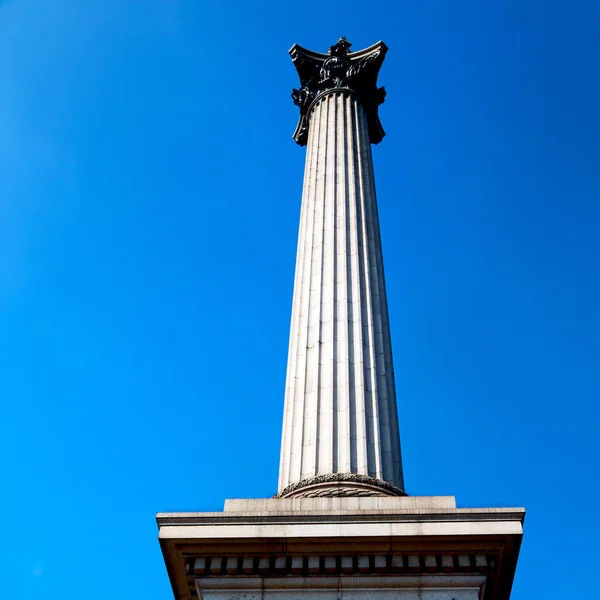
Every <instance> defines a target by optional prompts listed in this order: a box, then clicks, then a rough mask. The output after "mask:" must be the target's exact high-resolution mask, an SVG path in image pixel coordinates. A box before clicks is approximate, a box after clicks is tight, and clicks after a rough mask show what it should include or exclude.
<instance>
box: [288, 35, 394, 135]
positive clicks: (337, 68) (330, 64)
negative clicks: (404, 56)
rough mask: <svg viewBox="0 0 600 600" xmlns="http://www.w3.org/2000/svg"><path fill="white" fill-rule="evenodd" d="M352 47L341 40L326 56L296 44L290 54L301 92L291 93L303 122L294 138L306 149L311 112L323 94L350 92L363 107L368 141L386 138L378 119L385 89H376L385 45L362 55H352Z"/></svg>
mask: <svg viewBox="0 0 600 600" xmlns="http://www.w3.org/2000/svg"><path fill="white" fill-rule="evenodd" d="M350 46H351V44H350V42H349V41H348V40H347V39H346V38H343V37H342V38H340V39H339V41H338V42H337V44H334V45H333V46H331V47H330V48H329V51H328V52H327V54H319V53H317V52H312V51H310V50H307V49H306V48H302V47H301V46H298V45H297V44H295V45H294V46H292V49H291V50H290V55H291V57H292V61H293V62H294V66H295V67H296V71H297V72H298V75H299V77H300V89H294V90H293V91H292V99H293V101H294V104H296V106H298V107H299V109H300V119H299V121H298V125H297V127H296V131H295V132H294V139H295V140H296V143H297V144H299V145H300V146H305V145H306V142H307V139H308V125H309V120H310V109H311V107H312V104H313V101H314V100H315V99H316V98H317V97H318V96H320V95H322V94H324V93H328V92H331V91H336V90H344V91H346V92H348V91H351V92H352V93H354V94H355V95H356V97H357V98H358V101H359V102H360V103H361V104H362V105H363V108H364V110H365V113H366V115H367V122H368V126H369V138H370V141H371V142H372V143H373V144H378V143H379V142H380V141H381V140H382V139H383V136H384V135H385V132H384V131H383V127H382V126H381V122H380V120H379V114H378V106H379V105H380V104H382V103H383V101H384V99H385V88H383V87H380V88H378V87H377V76H378V74H379V69H380V68H381V65H382V63H383V59H384V58H385V54H386V52H387V46H386V45H385V44H384V43H383V42H378V43H377V44H375V45H373V46H370V47H369V48H365V49H364V50H361V51H359V52H349V48H350Z"/></svg>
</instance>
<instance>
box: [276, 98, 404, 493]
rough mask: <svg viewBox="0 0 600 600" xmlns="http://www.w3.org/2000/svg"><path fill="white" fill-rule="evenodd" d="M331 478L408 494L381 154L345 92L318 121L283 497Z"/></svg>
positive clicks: (309, 164) (290, 374)
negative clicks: (375, 156)
mask: <svg viewBox="0 0 600 600" xmlns="http://www.w3.org/2000/svg"><path fill="white" fill-rule="evenodd" d="M330 473H358V474H362V475H368V476H371V477H375V478H378V479H382V480H385V481H388V482H389V483H392V484H394V485H396V486H398V487H400V488H402V489H403V486H404V483H403V477H402V464H401V456H400V437H399V431H398V416H397V408H396V392H395V383H394V370H393V363H392V350H391V343H390V331H389V320H388V309H387V299H386V291H385V280H384V274H383V259H382V250H381V239H380V233H379V219H378V214H377V200H376V196H375V182H374V177H373V164H372V156H371V146H370V142H369V136H368V132H367V122H366V118H365V115H364V112H363V109H362V107H361V106H360V105H359V104H358V103H357V101H356V100H355V99H354V98H353V97H352V96H350V95H348V94H344V93H335V94H329V95H325V96H324V97H323V98H322V99H321V100H320V101H318V102H317V104H316V105H315V107H314V108H313V113H312V115H311V119H310V130H309V137H308V144H307V154H306V169H305V175H304V189H303V197H302V208H301V215H300V231H299V238H298V253H297V262H296V278H295V284H294V299H293V307H292V320H291V332H290V345H289V359H288V369H287V380H286V395H285V409H284V420H283V434H282V445H281V460H280V473H279V491H282V490H283V489H284V488H286V487H287V486H288V485H290V484H293V483H298V482H300V481H302V480H303V479H307V478H310V477H313V476H316V475H326V474H330Z"/></svg>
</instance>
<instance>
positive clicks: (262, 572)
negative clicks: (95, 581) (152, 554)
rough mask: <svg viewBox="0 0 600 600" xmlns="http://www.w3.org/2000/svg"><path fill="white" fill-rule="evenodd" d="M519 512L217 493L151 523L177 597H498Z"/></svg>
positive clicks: (511, 565) (435, 501)
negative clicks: (217, 504)
mask: <svg viewBox="0 0 600 600" xmlns="http://www.w3.org/2000/svg"><path fill="white" fill-rule="evenodd" d="M523 518H524V511H523V509H518V508H504V509H457V508H456V505H455V502H454V498H453V497H378V498H373V497H363V498H298V499H268V500H227V501H226V503H225V510H224V511H223V512H221V513H176V514H159V515H158V516H157V521H158V524H159V528H160V534H159V539H160V544H161V547H162V551H163V554H164V558H165V562H166V564H167V568H168V571H169V576H170V578H171V583H172V586H173V590H174V593H175V597H176V598H177V599H178V600H184V599H185V600H194V599H196V598H203V599H204V600H306V599H307V598H315V599H318V600H342V599H345V600H373V599H381V600H388V599H389V600H392V599H393V598H398V597H401V598H405V599H406V600H409V599H410V600H413V599H414V600H417V599H418V600H451V599H452V598H454V599H455V600H508V598H509V596H510V589H511V585H512V580H513V576H514V571H515V567H516V561H517V556H518V552H519V546H520V543H521V536H522V522H523Z"/></svg>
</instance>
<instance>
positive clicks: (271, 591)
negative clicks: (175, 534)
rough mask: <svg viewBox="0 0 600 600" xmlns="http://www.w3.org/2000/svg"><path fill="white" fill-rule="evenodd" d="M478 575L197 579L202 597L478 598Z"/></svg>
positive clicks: (275, 599)
mask: <svg viewBox="0 0 600 600" xmlns="http://www.w3.org/2000/svg"><path fill="white" fill-rule="evenodd" d="M484 585H485V577H483V576H480V575H418V576H410V575H407V576H402V577H381V576H380V577H352V576H343V575H342V576H340V577H310V578H305V577H288V578H277V577H273V578H268V579H265V578H259V577H256V578H219V579H216V578H198V579H196V589H197V593H198V597H199V598H202V599H203V600H342V599H343V600H394V599H395V598H402V600H449V599H450V598H454V599H455V600H478V598H480V597H481V596H480V594H481V592H482V589H483V587H484Z"/></svg>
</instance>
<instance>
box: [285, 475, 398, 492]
mask: <svg viewBox="0 0 600 600" xmlns="http://www.w3.org/2000/svg"><path fill="white" fill-rule="evenodd" d="M406 495H407V494H406V493H405V492H404V491H403V490H401V489H400V488H398V487H396V486H395V485H392V484H391V483H388V482H387V481H382V480H381V479H375V478H374V477H368V476H367V475H358V474H356V473H331V474H330V475H318V476H316V477H311V478H309V479H303V480H302V481H299V482H298V483H293V484H292V485H288V487H286V488H285V489H284V490H282V491H281V492H280V493H279V494H277V495H276V496H275V498H318V497H337V496H406Z"/></svg>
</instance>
